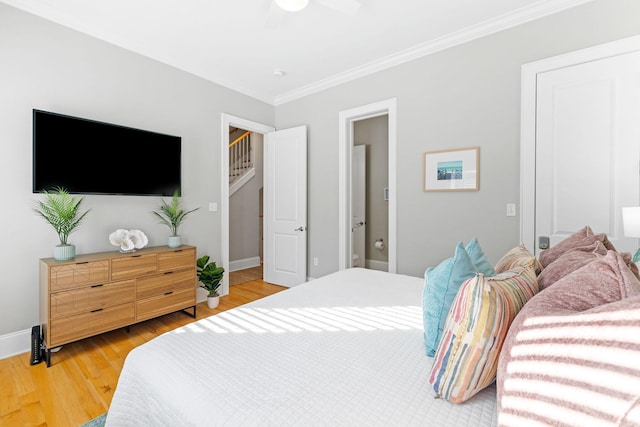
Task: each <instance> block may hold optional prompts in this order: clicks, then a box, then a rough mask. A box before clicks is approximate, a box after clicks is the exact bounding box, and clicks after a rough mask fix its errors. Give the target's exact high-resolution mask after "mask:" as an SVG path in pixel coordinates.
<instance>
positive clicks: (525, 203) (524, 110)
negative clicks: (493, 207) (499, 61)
mask: <svg viewBox="0 0 640 427" xmlns="http://www.w3.org/2000/svg"><path fill="white" fill-rule="evenodd" d="M638 50H640V36H633V37H628V38H625V39H621V40H617V41H613V42H609V43H604V44H600V45H596V46H593V47H589V48H586V49H581V50H577V51H574V52H570V53H567V54H563V55H558V56H554V57H551V58H547V59H543V60H540V61H536V62H531V63H529V64H524V65H523V66H522V80H521V84H522V89H521V91H522V92H521V99H522V101H521V102H522V106H521V117H520V122H521V125H520V126H521V127H520V241H521V242H522V243H523V244H524V245H525V246H526V247H527V248H530V250H531V251H533V250H534V249H535V247H536V241H535V239H536V231H535V209H536V199H535V197H536V194H535V188H536V177H535V173H536V87H537V86H536V82H537V78H538V74H540V73H545V72H548V71H552V70H557V69H559V68H565V67H571V66H574V65H578V64H582V63H585V62H590V61H597V60H599V59H603V58H608V57H611V56H617V55H622V54H625V53H630V52H635V51H638Z"/></svg>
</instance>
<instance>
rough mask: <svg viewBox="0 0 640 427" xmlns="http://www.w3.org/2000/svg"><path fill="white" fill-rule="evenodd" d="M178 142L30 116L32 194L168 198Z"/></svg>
mask: <svg viewBox="0 0 640 427" xmlns="http://www.w3.org/2000/svg"><path fill="white" fill-rule="evenodd" d="M181 144H182V140H181V138H180V137H179V136H171V135H164V134H160V133H156V132H149V131H146V130H141V129H134V128H130V127H125V126H119V125H114V124H109V123H103V122H98V121H94V120H88V119H82V118H78V117H71V116H66V115H63V114H57V113H51V112H47V111H41V110H36V109H34V110H33V192H34V193H38V192H42V191H43V190H47V191H49V190H52V189H55V188H56V187H63V188H65V189H67V191H68V192H69V193H73V194H121V195H144V196H172V195H173V193H174V192H175V191H176V190H177V191H178V192H180V190H181V188H180V176H181V168H180V165H181V159H180V157H181V156H180V154H181Z"/></svg>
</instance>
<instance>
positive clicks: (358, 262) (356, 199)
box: [351, 145, 367, 268]
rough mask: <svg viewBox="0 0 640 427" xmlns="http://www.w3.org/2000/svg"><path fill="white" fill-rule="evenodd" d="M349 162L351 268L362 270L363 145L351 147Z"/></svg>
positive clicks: (364, 211) (364, 168)
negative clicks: (360, 268)
mask: <svg viewBox="0 0 640 427" xmlns="http://www.w3.org/2000/svg"><path fill="white" fill-rule="evenodd" d="M351 162H352V164H351V186H352V188H351V214H352V215H351V248H352V250H353V254H352V255H353V262H352V264H351V266H352V267H362V268H364V267H365V241H366V235H367V233H366V229H367V218H366V208H367V206H366V201H367V195H366V188H367V174H366V172H367V163H366V146H365V145H356V146H354V147H353V149H352V154H351Z"/></svg>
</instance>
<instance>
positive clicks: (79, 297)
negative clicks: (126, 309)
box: [51, 280, 136, 319]
mask: <svg viewBox="0 0 640 427" xmlns="http://www.w3.org/2000/svg"><path fill="white" fill-rule="evenodd" d="M135 297H136V282H135V280H126V281H122V282H113V283H106V284H96V285H91V286H87V287H84V288H78V289H71V290H68V291H63V292H56V293H52V294H51V318H52V319H57V318H60V317H66V316H72V315H75V314H81V313H87V312H90V311H92V310H97V309H99V308H105V307H111V306H114V305H120V304H124V303H127V302H133V301H135Z"/></svg>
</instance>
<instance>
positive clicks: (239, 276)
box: [229, 265, 262, 286]
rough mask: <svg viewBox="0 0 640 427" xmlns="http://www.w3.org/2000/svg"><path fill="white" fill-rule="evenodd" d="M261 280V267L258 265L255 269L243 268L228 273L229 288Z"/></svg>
mask: <svg viewBox="0 0 640 427" xmlns="http://www.w3.org/2000/svg"><path fill="white" fill-rule="evenodd" d="M261 279H262V265H259V266H257V267H251V268H245V269H244V270H237V271H232V272H230V273H229V286H235V285H238V284H240V283H245V282H250V281H252V280H261Z"/></svg>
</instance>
